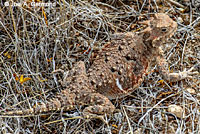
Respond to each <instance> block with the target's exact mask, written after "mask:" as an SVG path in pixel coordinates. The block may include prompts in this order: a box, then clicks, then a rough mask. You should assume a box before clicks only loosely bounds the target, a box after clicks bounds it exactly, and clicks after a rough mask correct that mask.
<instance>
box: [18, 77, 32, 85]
mask: <svg viewBox="0 0 200 134" xmlns="http://www.w3.org/2000/svg"><path fill="white" fill-rule="evenodd" d="M28 80H31V78H29V77H26V78H24V75H21V76H20V79H19V83H20V84H23V83H24V82H26V81H28Z"/></svg>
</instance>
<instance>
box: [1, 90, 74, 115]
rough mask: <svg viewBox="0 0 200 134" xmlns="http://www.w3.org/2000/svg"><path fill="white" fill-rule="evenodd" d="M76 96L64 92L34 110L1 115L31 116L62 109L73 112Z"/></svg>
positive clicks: (9, 112)
mask: <svg viewBox="0 0 200 134" xmlns="http://www.w3.org/2000/svg"><path fill="white" fill-rule="evenodd" d="M73 99H74V94H69V93H68V92H67V91H66V90H63V91H62V92H61V93H60V94H58V95H57V96H56V97H55V98H53V99H51V100H49V101H47V102H42V103H40V104H38V105H36V106H34V107H33V108H30V109H24V110H16V111H8V112H4V113H0V115H30V114H40V113H47V112H51V111H60V110H61V108H62V109H63V110H65V111H66V110H67V111H68V110H72V109H74V100H73Z"/></svg>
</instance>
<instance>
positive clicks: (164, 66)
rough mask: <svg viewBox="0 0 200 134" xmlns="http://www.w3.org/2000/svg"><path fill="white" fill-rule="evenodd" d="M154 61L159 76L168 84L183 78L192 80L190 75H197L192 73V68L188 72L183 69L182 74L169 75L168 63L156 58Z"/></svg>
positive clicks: (162, 58)
mask: <svg viewBox="0 0 200 134" xmlns="http://www.w3.org/2000/svg"><path fill="white" fill-rule="evenodd" d="M156 61H157V65H158V70H159V72H160V74H161V75H162V76H163V77H164V79H165V80H168V81H170V82H176V81H179V80H182V79H185V78H192V75H195V74H198V72H197V71H195V72H192V71H193V69H194V67H192V68H190V69H189V70H186V69H184V71H182V72H178V73H170V72H169V68H168V63H167V61H166V59H165V58H164V57H162V56H158V57H157V58H156Z"/></svg>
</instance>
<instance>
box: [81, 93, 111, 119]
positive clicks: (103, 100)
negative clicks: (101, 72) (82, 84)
mask: <svg viewBox="0 0 200 134" xmlns="http://www.w3.org/2000/svg"><path fill="white" fill-rule="evenodd" d="M85 98H88V99H90V102H92V103H90V104H89V106H88V107H86V108H85V109H84V110H83V116H84V117H85V118H90V119H91V118H97V119H100V120H102V121H103V122H105V120H104V118H103V117H104V115H105V114H111V113H113V112H114V110H115V106H114V105H113V104H112V102H111V101H110V100H109V99H108V98H107V97H105V96H103V95H101V94H99V93H91V94H88V96H86V97H85Z"/></svg>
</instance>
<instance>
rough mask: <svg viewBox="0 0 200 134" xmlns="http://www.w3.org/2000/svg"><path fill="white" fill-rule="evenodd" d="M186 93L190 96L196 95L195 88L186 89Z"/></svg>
mask: <svg viewBox="0 0 200 134" xmlns="http://www.w3.org/2000/svg"><path fill="white" fill-rule="evenodd" d="M186 91H187V92H188V93H190V94H196V91H195V90H194V89H193V88H186Z"/></svg>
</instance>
